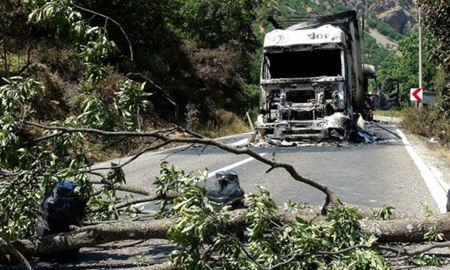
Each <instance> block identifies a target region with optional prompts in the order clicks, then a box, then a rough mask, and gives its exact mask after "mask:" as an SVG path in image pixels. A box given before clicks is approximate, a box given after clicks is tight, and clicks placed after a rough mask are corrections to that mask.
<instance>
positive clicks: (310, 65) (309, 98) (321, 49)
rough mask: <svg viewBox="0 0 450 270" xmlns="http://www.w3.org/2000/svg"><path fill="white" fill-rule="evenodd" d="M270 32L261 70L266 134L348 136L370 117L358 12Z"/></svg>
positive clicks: (262, 126) (282, 136) (293, 138)
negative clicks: (357, 122) (366, 97)
mask: <svg viewBox="0 0 450 270" xmlns="http://www.w3.org/2000/svg"><path fill="white" fill-rule="evenodd" d="M274 25H275V26H276V29H275V30H273V31H271V32H269V33H267V34H266V36H265V40H264V55H263V61H262V68H261V84H260V87H261V101H260V115H259V116H258V120H257V123H256V126H257V130H258V131H259V134H260V136H262V137H265V138H268V139H271V140H286V141H299V140H300V141H301V140H305V139H313V140H322V139H325V138H339V139H345V138H346V137H347V136H348V130H349V129H350V126H351V125H352V124H354V123H356V121H357V119H358V117H360V116H363V117H364V116H365V117H367V116H368V112H367V110H366V104H365V95H366V93H367V76H369V75H373V74H372V73H373V70H372V69H371V68H363V65H362V62H361V52H360V50H361V47H360V37H359V30H358V22H357V15H356V12H355V11H348V12H344V13H341V14H337V15H332V16H326V17H319V18H317V19H314V20H311V21H307V22H302V23H298V24H295V25H292V26H289V27H287V28H282V27H279V25H277V24H274Z"/></svg>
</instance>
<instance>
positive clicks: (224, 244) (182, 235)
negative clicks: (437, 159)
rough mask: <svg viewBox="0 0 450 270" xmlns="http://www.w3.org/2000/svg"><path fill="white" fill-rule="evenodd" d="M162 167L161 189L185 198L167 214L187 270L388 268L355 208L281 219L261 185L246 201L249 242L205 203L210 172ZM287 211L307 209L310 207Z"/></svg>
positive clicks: (177, 258)
mask: <svg viewBox="0 0 450 270" xmlns="http://www.w3.org/2000/svg"><path fill="white" fill-rule="evenodd" d="M162 168H163V169H162V172H163V173H162V174H161V176H159V177H158V180H157V182H156V184H157V186H158V189H159V190H160V191H161V192H165V193H167V192H169V191H177V192H178V193H180V194H181V196H179V197H177V198H176V199H175V200H170V201H167V202H165V203H164V204H163V205H164V206H165V207H167V205H169V204H171V205H172V207H168V208H167V209H170V210H165V211H164V212H163V213H164V214H163V216H164V217H167V216H172V217H175V218H176V219H177V221H176V223H175V225H174V226H172V227H171V229H170V231H169V238H170V239H171V241H172V242H173V243H174V244H175V245H176V246H177V249H176V250H175V251H174V252H173V253H172V254H171V259H172V262H173V263H174V264H175V265H176V266H178V267H180V268H181V269H207V268H208V269H266V268H267V269H269V268H271V267H275V266H276V267H278V268H280V269H297V268H302V269H330V270H332V269H333V270H337V269H342V270H343V269H349V270H351V269H355V270H356V269H380V270H381V269H388V266H387V263H386V262H385V260H384V259H383V257H382V256H380V254H379V253H378V252H377V251H375V250H371V247H372V245H373V244H374V242H375V241H376V238H374V237H373V236H370V235H366V234H364V233H363V232H362V231H361V230H360V229H359V227H358V225H357V220H358V219H359V218H361V217H360V216H359V214H358V213H357V211H356V209H355V208H346V207H344V208H338V209H331V211H330V213H329V214H328V216H327V219H326V221H327V222H324V223H314V218H313V219H311V220H306V219H301V218H297V219H295V220H293V221H292V222H285V221H281V220H279V219H278V218H277V211H278V207H277V206H276V204H275V202H274V201H273V200H272V199H271V198H270V195H269V192H268V191H267V190H265V189H264V188H262V187H260V193H259V194H248V195H246V198H245V204H246V205H247V206H248V208H247V211H246V213H245V217H242V218H243V219H244V220H246V222H247V225H246V234H247V235H248V239H247V240H245V241H243V239H242V238H239V233H236V230H234V229H233V227H232V226H229V224H232V223H233V220H232V216H231V215H230V211H229V210H230V209H229V207H223V206H222V205H220V204H217V203H214V202H211V201H209V200H208V199H205V197H206V189H205V188H203V187H202V185H199V183H202V182H203V181H205V177H206V175H207V174H206V173H203V174H200V175H192V174H186V173H184V172H182V171H178V170H176V169H175V168H174V167H171V166H168V165H167V164H166V163H163V164H162ZM285 207H286V208H287V209H290V210H293V211H301V210H302V209H303V208H305V207H307V206H299V205H295V204H290V205H286V206H285ZM389 211H391V209H389V210H388V211H387V213H385V216H386V217H387V216H389ZM244 243H245V244H244ZM345 249H348V251H346V252H339V251H340V250H345Z"/></svg>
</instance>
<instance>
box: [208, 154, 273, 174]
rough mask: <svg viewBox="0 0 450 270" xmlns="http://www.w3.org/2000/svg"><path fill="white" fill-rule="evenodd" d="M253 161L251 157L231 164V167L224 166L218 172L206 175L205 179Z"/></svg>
mask: <svg viewBox="0 0 450 270" xmlns="http://www.w3.org/2000/svg"><path fill="white" fill-rule="evenodd" d="M259 155H260V156H262V157H263V156H265V155H267V153H261V154H259ZM253 160H255V159H254V158H252V157H251V158H247V159H244V160H241V161H238V162H236V163H233V164H231V165H228V166H226V167H223V168H220V169H218V170H215V171H212V172H210V173H208V177H207V178H211V177H213V176H214V175H216V173H218V172H221V171H228V170H231V169H234V168H236V167H239V166H242V165H244V164H245V163H249V162H250V161H253Z"/></svg>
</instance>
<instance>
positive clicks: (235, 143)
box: [227, 138, 248, 147]
mask: <svg viewBox="0 0 450 270" xmlns="http://www.w3.org/2000/svg"><path fill="white" fill-rule="evenodd" d="M247 143H248V138H245V139H242V140H240V141H237V142H234V143H230V144H227V145H229V146H234V147H236V146H242V145H246V144H247Z"/></svg>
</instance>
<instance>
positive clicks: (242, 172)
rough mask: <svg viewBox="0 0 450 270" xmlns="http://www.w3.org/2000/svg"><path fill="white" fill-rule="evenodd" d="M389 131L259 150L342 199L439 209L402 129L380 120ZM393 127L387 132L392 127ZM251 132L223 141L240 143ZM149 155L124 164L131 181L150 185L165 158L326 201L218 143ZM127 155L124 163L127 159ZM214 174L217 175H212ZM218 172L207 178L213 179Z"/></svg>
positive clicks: (275, 192)
mask: <svg viewBox="0 0 450 270" xmlns="http://www.w3.org/2000/svg"><path fill="white" fill-rule="evenodd" d="M380 125H381V126H382V127H383V128H384V129H386V130H384V129H382V128H379V127H376V126H374V125H371V126H370V127H369V130H370V131H371V132H372V133H373V134H375V135H378V136H379V137H381V138H382V140H381V141H380V142H377V143H374V144H342V145H336V144H320V145H302V146H297V147H273V146H269V147H255V148H254V150H255V151H256V152H258V153H260V154H265V155H266V157H268V158H272V155H273V153H275V156H274V157H275V159H276V160H277V161H282V162H289V163H291V164H293V165H294V166H295V168H296V169H297V170H298V172H299V173H300V174H301V175H303V176H305V177H307V178H310V179H313V180H315V181H317V182H320V183H321V184H324V185H326V186H328V187H329V188H330V189H331V190H333V191H334V192H335V193H337V195H338V196H339V197H340V198H341V200H342V201H344V202H347V203H352V204H358V205H365V206H370V207H380V206H383V205H390V206H393V207H395V208H396V209H398V210H400V211H402V212H406V213H409V214H420V213H421V212H422V210H423V203H424V202H426V203H427V204H428V205H429V206H430V207H431V208H432V209H434V210H435V211H436V212H437V211H438V207H437V204H436V202H435V200H433V198H432V196H431V194H430V191H429V189H428V188H427V186H426V184H425V182H424V179H423V178H422V174H421V172H420V171H419V169H418V167H417V166H416V164H415V163H414V162H413V160H412V159H411V156H410V154H409V153H408V152H407V150H406V148H405V145H404V141H402V139H401V138H399V137H397V136H395V135H394V134H392V133H391V132H389V131H392V132H394V133H395V132H397V128H398V127H397V126H396V124H394V123H384V124H383V123H381V124H380ZM387 130H388V131H387ZM247 136H248V135H239V136H234V137H231V138H226V139H221V141H222V142H224V143H227V144H230V143H234V144H239V143H240V142H244V141H245V140H244V139H245V138H247ZM182 150H183V148H177V149H174V150H166V151H163V152H155V153H148V154H145V155H143V156H141V157H140V158H139V159H137V160H136V161H134V162H133V163H131V164H129V165H127V166H125V167H124V170H125V174H126V177H127V183H129V184H133V185H139V186H151V185H152V182H153V181H154V179H155V176H156V175H158V174H159V168H160V167H159V164H160V162H161V161H162V160H166V161H168V162H169V163H170V164H173V165H175V166H176V167H178V168H180V169H183V170H185V171H201V170H208V171H209V172H214V171H217V170H223V169H224V168H225V169H230V168H231V169H233V170H235V171H236V172H237V173H238V175H239V178H240V183H241V186H242V187H243V188H244V190H245V192H257V191H258V186H263V187H265V188H267V189H268V190H269V191H270V193H271V195H272V197H273V198H274V199H275V201H276V202H277V203H279V204H282V203H284V202H286V201H288V200H291V201H297V202H307V203H311V204H313V205H321V204H323V202H324V196H323V195H322V194H321V193H320V192H318V191H317V190H315V189H313V188H311V187H308V186H307V185H305V184H303V183H299V182H296V181H294V180H293V179H292V178H291V177H290V176H289V175H288V173H287V172H285V171H284V170H283V169H276V170H273V171H272V172H270V173H266V171H267V170H268V169H269V167H268V166H267V165H264V164H262V163H259V162H258V161H255V160H252V159H251V158H249V157H248V156H244V155H234V154H230V153H227V152H224V151H222V150H220V149H218V148H215V147H207V148H206V149H204V148H203V147H193V148H188V149H185V150H184V151H182ZM126 160H127V158H123V159H121V160H120V162H125V161H126ZM212 175H213V174H212ZM211 181H214V176H212V177H210V178H209V179H208V182H209V183H211Z"/></svg>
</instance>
